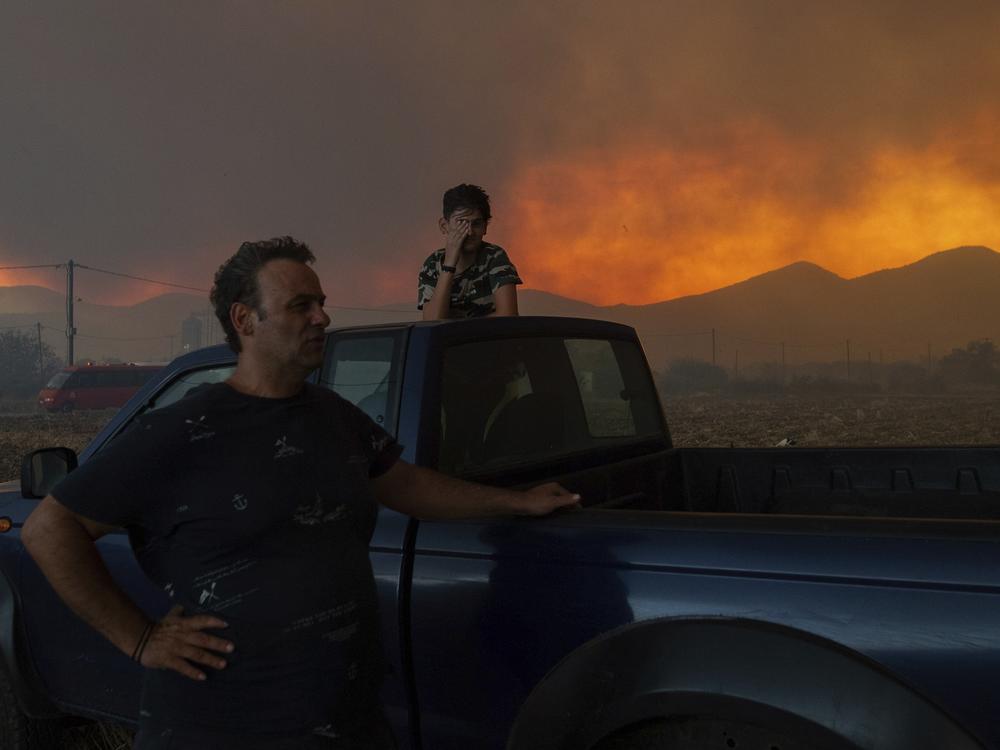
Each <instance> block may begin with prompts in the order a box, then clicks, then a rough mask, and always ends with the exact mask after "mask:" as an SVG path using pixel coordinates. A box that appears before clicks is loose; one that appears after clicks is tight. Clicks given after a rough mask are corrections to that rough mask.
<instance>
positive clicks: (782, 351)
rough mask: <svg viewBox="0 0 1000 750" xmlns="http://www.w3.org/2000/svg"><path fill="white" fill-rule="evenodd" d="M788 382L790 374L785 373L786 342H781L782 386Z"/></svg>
mask: <svg viewBox="0 0 1000 750" xmlns="http://www.w3.org/2000/svg"><path fill="white" fill-rule="evenodd" d="M787 382H788V374H787V373H786V372H785V342H784V341H782V342H781V384H782V385H784V384H785V383H787Z"/></svg>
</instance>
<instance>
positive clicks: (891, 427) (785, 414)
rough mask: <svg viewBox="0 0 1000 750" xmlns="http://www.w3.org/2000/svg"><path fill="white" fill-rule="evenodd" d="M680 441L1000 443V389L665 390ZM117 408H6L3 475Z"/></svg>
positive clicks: (0, 455) (93, 430)
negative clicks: (891, 392)
mask: <svg viewBox="0 0 1000 750" xmlns="http://www.w3.org/2000/svg"><path fill="white" fill-rule="evenodd" d="M663 403H664V409H665V411H666V414H667V421H668V423H669V425H670V430H671V433H672V436H673V440H674V444H675V445H677V446H690V447H695V446H700V447H707V446H721V447H726V446H730V445H732V446H735V447H744V448H751V447H767V446H773V445H776V444H778V443H779V442H780V441H781V440H784V439H786V438H787V439H790V440H793V441H794V443H795V445H800V446H817V445H824V446H834V445H842V446H866V445H868V446H889V445H988V444H993V445H996V444H1000V394H993V393H982V394H975V395H954V394H949V395H941V396H937V395H869V396H863V395H862V396H858V395H850V396H844V395H826V396H824V395H810V396H754V397H735V396H723V395H718V394H693V395H671V394H665V395H664V396H663ZM113 414H114V410H113V409H110V410H103V411H83V412H74V413H70V414H45V413H39V412H37V411H30V410H23V411H20V412H19V411H18V410H16V409H7V410H5V413H2V414H0V481H2V480H5V479H15V478H17V477H18V476H19V473H20V464H21V457H22V456H24V455H25V454H26V453H28V452H30V451H32V450H35V449H37V448H44V447H48V446H55V445H63V446H66V447H67V448H72V449H74V450H76V451H77V452H79V451H80V450H82V449H83V448H84V446H86V445H87V443H88V442H89V441H90V439H91V438H92V437H93V436H94V435H96V434H97V432H98V431H99V430H100V429H101V428H102V427H103V426H104V425H105V424H106V423H107V421H108V420H109V419H111V417H112V415H113Z"/></svg>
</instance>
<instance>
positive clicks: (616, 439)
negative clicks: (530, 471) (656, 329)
mask: <svg viewBox="0 0 1000 750" xmlns="http://www.w3.org/2000/svg"><path fill="white" fill-rule="evenodd" d="M441 389H442V390H441V404H442V408H441V444H440V452H439V456H438V466H439V468H440V469H441V470H442V471H446V472H449V473H469V472H472V471H476V470H479V469H493V468H499V467H502V466H506V465H511V464H518V463H524V462H529V461H530V462H533V461H543V460H545V459H547V458H551V457H554V456H559V455H565V454H569V453H575V452H579V451H586V450H590V449H593V448H600V447H604V446H608V445H614V444H618V443H626V442H630V441H635V440H638V439H645V438H649V437H658V436H660V435H662V432H663V430H662V425H661V420H660V416H659V401H658V400H657V397H656V394H655V391H654V389H653V385H652V382H651V380H650V376H649V372H648V370H647V369H646V366H645V360H644V359H643V356H642V352H641V351H639V350H638V348H637V346H636V345H635V344H634V343H632V342H628V341H609V340H602V339H562V338H556V337H537V338H535V337H533V338H521V339H505V340H490V341H482V342H473V343H467V344H461V345H456V346H452V347H450V348H449V349H448V350H447V351H446V352H445V358H444V369H443V376H442V382H441Z"/></svg>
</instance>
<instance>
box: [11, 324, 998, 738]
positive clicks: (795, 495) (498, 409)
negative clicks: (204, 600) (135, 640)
mask: <svg viewBox="0 0 1000 750" xmlns="http://www.w3.org/2000/svg"><path fill="white" fill-rule="evenodd" d="M328 336H329V338H328V341H327V344H326V353H325V362H324V365H323V367H322V368H321V369H320V370H319V371H318V372H316V373H315V374H314V376H313V377H314V378H315V379H316V381H317V382H319V383H320V384H322V385H324V386H326V387H329V388H332V389H333V390H335V391H337V392H338V393H340V394H341V395H343V396H344V397H346V398H347V399H349V400H351V401H352V402H354V403H356V404H357V405H358V406H359V407H360V408H362V409H363V410H364V411H365V412H367V413H368V414H369V416H371V417H372V418H373V419H374V420H375V421H377V422H378V423H380V424H381V425H383V426H384V427H385V428H386V429H387V430H389V431H390V432H392V433H393V434H395V435H396V436H397V437H398V439H399V441H400V442H401V443H402V444H403V445H404V446H405V448H406V450H405V453H404V458H406V459H407V460H409V461H411V462H414V463H417V464H421V465H424V466H432V467H437V468H439V469H441V470H442V471H446V472H449V473H452V474H455V475H458V476H461V477H465V478H468V479H472V480H476V481H480V482H485V483H493V484H498V485H506V486H518V487H525V486H531V485H533V484H536V483H540V482H542V481H550V480H554V481H558V482H560V483H562V484H563V485H565V486H566V487H568V488H570V489H572V490H574V491H576V492H579V493H580V494H581V495H582V496H583V505H582V507H581V508H580V509H576V510H572V511H565V512H560V513H556V514H554V515H552V516H549V517H546V518H541V519H525V518H519V519H505V520H490V521H486V522H484V521H461V522H455V521H450V522H425V521H417V520H415V519H413V518H409V517H407V516H404V515H400V514H398V513H395V512H393V511H390V510H387V509H384V508H383V509H381V511H380V515H379V520H378V524H377V527H376V529H375V532H374V536H373V538H372V540H371V557H372V561H373V566H374V571H375V577H376V581H377V586H378V592H379V598H380V608H381V610H380V612H381V617H382V627H383V629H384V640H385V644H386V649H387V652H388V657H389V662H390V671H389V674H388V677H387V680H386V683H385V688H384V701H385V705H386V707H387V712H388V714H389V716H390V719H391V721H392V723H393V725H394V727H395V730H396V733H397V735H398V737H399V739H400V744H401V747H403V748H408V749H410V750H418V749H419V750H448V749H455V750H458V749H461V750H469V749H470V748H475V749H480V748H482V749H495V750H500V748H509V749H510V750H561V749H565V750H586V749H588V748H590V749H594V750H640V749H652V748H657V749H659V750H667V749H668V748H669V749H670V750H675V749H678V748H681V749H686V748H720V749H728V748H762V749H764V750H777V749H780V750H792V749H798V750H801V749H802V748H827V749H830V750H838V749H841V748H880V749H887V750H892V749H896V748H899V749H902V748H907V749H909V750H912V749H913V748H934V749H936V750H937V749H941V748H945V749H948V750H965V749H966V748H968V749H971V748H1000V449H998V448H993V447H969V448H909V449H896V448H878V449H845V448H822V449H819V448H817V449H804V448H780V449H779V448H775V449H759V450H758V449H734V448H728V449H727V448H711V449H687V448H674V447H673V446H672V443H671V439H670V434H669V432H668V429H667V424H666V422H665V419H664V416H663V412H662V409H661V406H660V401H659V397H658V396H657V393H656V391H655V389H654V385H653V380H652V377H651V373H650V370H649V367H648V365H647V363H646V360H645V357H644V355H643V353H642V349H641V347H640V345H639V342H638V340H637V338H636V335H635V332H634V331H633V330H632V329H631V328H628V327H625V326H621V325H617V324H611V323H605V322H600V321H593V320H575V319H567V318H528V317H524V318H506V319H482V320H472V321H456V322H434V323H413V324H399V325H385V326H371V327H356V328H346V329H339V330H333V331H331V332H330V333H329V334H328ZM233 364H234V359H233V355H232V353H231V352H229V351H228V349H225V348H223V347H214V348H208V349H203V350H201V351H197V352H194V353H192V354H188V355H185V356H183V357H181V358H179V359H178V360H176V361H175V362H173V363H172V364H171V365H170V366H169V367H167V368H165V369H164V370H163V371H162V372H161V373H160V374H159V375H158V376H157V377H155V378H154V379H153V380H152V381H151V382H149V383H147V385H146V386H145V387H144V388H143V389H142V390H141V391H140V392H139V393H138V394H136V396H135V397H134V398H133V399H132V400H131V401H129V403H128V404H126V405H125V407H123V408H122V410H121V412H120V413H119V414H118V415H117V416H116V417H115V418H114V419H113V420H112V421H111V422H110V423H109V424H108V425H107V427H106V428H105V429H104V430H103V431H102V432H101V433H100V434H99V435H98V436H97V437H96V438H95V439H94V441H93V442H92V443H91V444H90V445H89V446H88V447H87V449H86V450H84V451H83V453H82V454H81V455H80V457H79V460H80V461H86V460H88V458H90V457H91V456H93V455H94V454H95V453H96V452H98V451H100V450H101V449H102V448H103V447H104V446H105V445H107V444H108V443H109V442H110V441H112V440H114V439H115V437H116V436H117V435H119V434H120V433H121V432H122V430H123V429H124V428H125V426H126V425H128V424H129V422H130V421H131V420H132V419H134V418H135V417H136V415H138V414H141V413H143V412H145V411H148V410H150V409H157V408H159V407H161V406H163V405H165V404H169V403H171V402H173V401H175V400H177V399H179V398H182V397H183V396H184V395H185V394H186V393H187V392H188V391H189V390H190V389H192V388H194V387H197V385H199V384H201V383H206V382H214V381H218V380H221V379H224V378H225V377H227V376H228V374H229V373H230V371H231V368H232V367H233ZM76 462H77V457H76V456H75V455H74V454H72V452H70V451H67V450H65V449H62V450H59V449H51V450H48V449H47V450H45V451H41V452H38V453H36V454H32V455H31V456H28V457H26V459H25V466H24V470H23V472H22V481H21V487H16V486H13V483H11V484H8V485H5V486H2V487H0V490H2V494H0V516H3V517H5V518H6V519H7V523H6V525H7V526H9V527H10V528H9V530H7V531H5V532H4V533H0V573H2V575H0V656H2V666H3V669H2V670H0V683H2V684H0V722H2V723H0V739H6V743H0V744H2V746H3V747H4V748H41V747H45V746H46V745H45V744H44V743H45V738H46V737H47V736H48V735H47V732H46V729H47V727H50V726H51V724H52V723H54V722H58V721H66V717H82V718H84V719H96V720H111V721H117V722H122V723H126V724H129V723H134V722H135V721H136V716H137V712H138V694H139V682H140V674H139V670H138V668H137V667H136V666H135V665H133V664H132V663H131V662H130V661H129V660H128V659H127V658H126V657H125V656H123V655H122V654H120V653H118V652H117V651H116V650H114V649H113V648H112V647H111V646H110V645H109V644H108V643H106V642H105V641H104V640H103V639H102V638H101V637H100V636H99V635H97V634H96V633H95V632H93V631H91V630H90V629H89V628H88V627H87V626H86V625H84V624H83V623H82V622H81V621H79V620H78V619H77V618H76V617H75V616H73V615H72V614H71V613H70V612H69V610H67V609H66V607H65V606H64V605H63V604H62V603H61V602H60V601H59V600H58V599H57V597H56V596H55V595H54V593H53V592H52V590H51V589H50V588H49V586H48V584H47V583H46V581H45V579H44V578H43V576H42V575H41V573H40V572H39V570H38V568H37V567H36V566H35V565H34V563H33V562H32V560H31V559H30V558H29V557H28V556H27V555H26V553H25V551H24V549H23V547H22V545H21V543H20V540H19V529H20V527H21V524H22V522H23V521H24V519H25V517H26V516H27V515H28V514H29V513H30V512H31V510H32V509H33V507H34V506H35V504H36V503H37V498H38V497H39V496H44V494H45V493H46V491H47V490H48V489H49V488H51V486H52V485H53V483H54V482H56V481H57V480H58V478H59V477H61V476H62V475H63V474H65V472H66V471H69V470H72V468H73V467H74V466H75V464H76ZM0 521H3V519H0ZM99 546H100V549H101V553H102V555H103V556H104V559H105V560H106V562H107V564H108V567H109V568H110V570H111V571H112V573H113V575H114V577H115V578H116V579H117V580H118V582H119V583H120V584H121V585H122V587H123V588H124V589H125V590H126V591H127V592H128V593H129V594H130V595H131V596H133V597H134V598H135V599H136V601H138V602H140V603H141V605H142V606H143V607H145V608H146V609H147V610H148V611H149V613H150V614H151V615H154V616H155V615H157V614H159V613H162V612H164V611H165V609H166V607H167V596H166V595H165V593H164V592H163V591H161V590H158V589H157V588H155V587H154V586H153V585H152V584H151V583H150V582H149V581H148V580H147V579H146V578H145V577H144V576H143V574H142V572H141V571H140V570H139V568H138V566H137V564H136V561H135V559H134V557H133V555H132V552H131V551H130V548H129V544H128V538H127V535H126V534H125V533H124V532H122V533H119V534H111V535H108V536H106V537H104V538H102V539H101V540H100V542H99Z"/></svg>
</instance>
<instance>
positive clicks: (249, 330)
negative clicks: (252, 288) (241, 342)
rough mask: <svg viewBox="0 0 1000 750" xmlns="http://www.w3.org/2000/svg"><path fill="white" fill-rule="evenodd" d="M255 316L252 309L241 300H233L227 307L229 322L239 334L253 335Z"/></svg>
mask: <svg viewBox="0 0 1000 750" xmlns="http://www.w3.org/2000/svg"><path fill="white" fill-rule="evenodd" d="M255 318H256V316H255V315H254V314H253V310H252V309H251V308H250V306H249V305H247V304H245V303H243V302H234V303H233V304H232V306H231V307H230V308H229V322H230V323H232V324H233V328H235V329H236V333H237V334H239V335H240V336H252V335H253V324H254V320H255Z"/></svg>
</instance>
